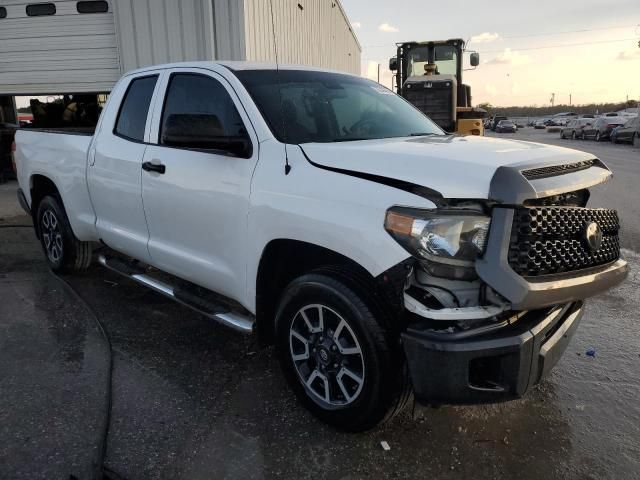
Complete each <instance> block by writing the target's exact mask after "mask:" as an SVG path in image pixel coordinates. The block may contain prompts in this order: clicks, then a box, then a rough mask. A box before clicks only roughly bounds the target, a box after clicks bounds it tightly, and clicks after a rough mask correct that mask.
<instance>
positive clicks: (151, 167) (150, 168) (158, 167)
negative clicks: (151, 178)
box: [142, 162, 167, 173]
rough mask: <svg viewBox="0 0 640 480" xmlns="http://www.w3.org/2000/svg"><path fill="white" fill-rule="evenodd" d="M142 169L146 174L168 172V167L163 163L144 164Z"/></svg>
mask: <svg viewBox="0 0 640 480" xmlns="http://www.w3.org/2000/svg"><path fill="white" fill-rule="evenodd" d="M142 169H143V170H144V171H145V172H158V173H164V172H165V171H166V170H167V167H165V166H164V165H163V164H161V163H151V162H142Z"/></svg>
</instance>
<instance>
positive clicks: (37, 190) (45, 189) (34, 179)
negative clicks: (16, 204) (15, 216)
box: [29, 173, 64, 238]
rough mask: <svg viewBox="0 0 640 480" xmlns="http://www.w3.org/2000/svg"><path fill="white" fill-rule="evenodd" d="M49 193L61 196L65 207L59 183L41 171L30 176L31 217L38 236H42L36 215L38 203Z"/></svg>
mask: <svg viewBox="0 0 640 480" xmlns="http://www.w3.org/2000/svg"><path fill="white" fill-rule="evenodd" d="M47 195H56V196H57V197H58V198H60V202H61V203H62V208H64V202H63V201H62V196H61V194H60V190H59V189H58V187H57V185H56V184H55V182H54V181H53V180H51V178H49V177H47V176H46V175H42V174H39V173H36V174H33V175H31V177H30V178H29V197H30V198H31V218H32V220H33V227H34V229H35V232H36V236H37V237H38V238H40V229H39V227H38V222H37V218H36V216H37V215H38V205H39V204H40V201H41V200H42V199H43V198H44V197H46V196H47Z"/></svg>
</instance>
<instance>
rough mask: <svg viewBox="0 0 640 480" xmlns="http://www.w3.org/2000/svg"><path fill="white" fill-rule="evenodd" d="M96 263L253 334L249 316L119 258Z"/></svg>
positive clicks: (100, 259)
mask: <svg viewBox="0 0 640 480" xmlns="http://www.w3.org/2000/svg"><path fill="white" fill-rule="evenodd" d="M98 262H100V264H101V265H103V266H105V267H107V268H108V269H109V270H113V271H114V272H116V273H119V274H120V275H123V276H125V277H127V278H130V279H131V280H133V281H134V282H137V283H139V284H140V285H144V286H145V287H148V288H150V289H151V290H155V291H156V292H158V293H161V294H162V295H165V296H166V297H169V298H171V299H172V300H175V301H176V302H178V303H181V304H182V305H184V306H186V307H189V308H191V309H192V310H194V311H196V312H198V313H200V314H201V315H204V316H205V317H207V318H210V319H211V320H215V321H216V322H218V323H221V324H222V325H225V326H227V327H230V328H232V329H234V330H236V331H238V332H240V333H245V334H250V333H253V328H254V325H255V321H254V318H253V317H252V316H250V315H243V314H240V313H236V312H232V311H231V310H230V309H229V308H228V307H227V306H225V305H220V304H216V303H213V302H211V301H210V300H207V299H204V298H202V297H199V296H197V294H194V293H191V292H185V291H184V290H183V289H180V288H178V287H176V286H174V285H171V284H169V283H167V282H164V281H162V280H158V279H156V278H153V277H152V276H150V275H148V274H147V273H144V271H142V270H140V269H137V268H135V267H133V266H131V265H129V264H128V263H127V262H124V261H123V260H121V259H119V258H116V257H113V258H111V257H107V256H105V255H102V254H101V255H99V256H98Z"/></svg>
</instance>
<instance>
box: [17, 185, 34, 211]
mask: <svg viewBox="0 0 640 480" xmlns="http://www.w3.org/2000/svg"><path fill="white" fill-rule="evenodd" d="M16 193H17V196H18V203H19V204H20V206H21V207H22V209H23V210H24V211H25V213H26V214H27V215H29V216H31V208H29V204H28V203H27V198H26V197H25V196H24V192H23V191H22V189H21V188H18V191H17V192H16Z"/></svg>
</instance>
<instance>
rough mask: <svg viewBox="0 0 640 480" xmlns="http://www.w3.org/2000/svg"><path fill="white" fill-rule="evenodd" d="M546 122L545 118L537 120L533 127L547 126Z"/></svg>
mask: <svg viewBox="0 0 640 480" xmlns="http://www.w3.org/2000/svg"><path fill="white" fill-rule="evenodd" d="M544 122H545V120H543V119H540V120H536V121H535V123H534V124H533V128H536V129H541V128H546V125H545V123H544Z"/></svg>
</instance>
